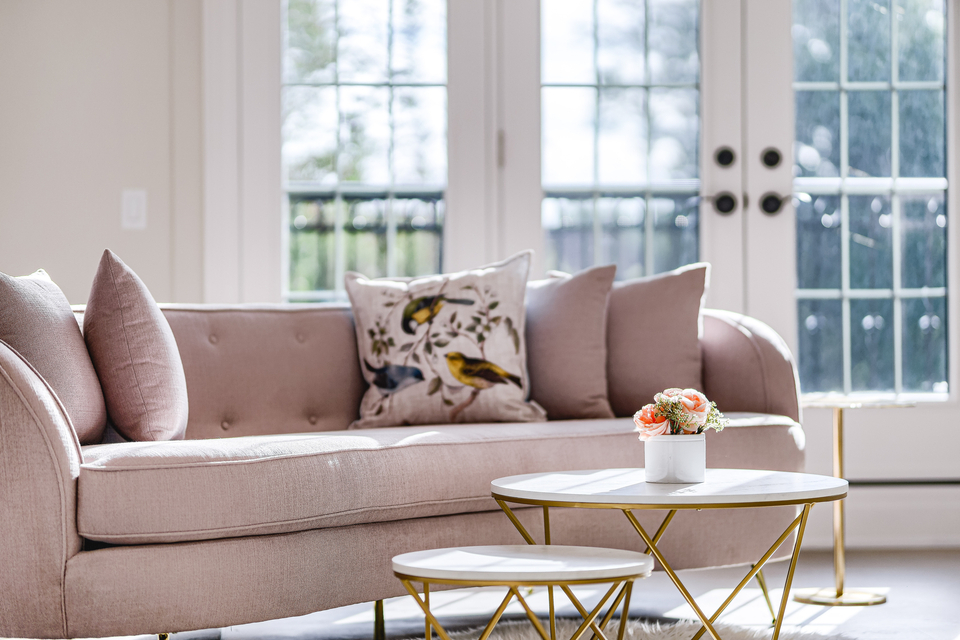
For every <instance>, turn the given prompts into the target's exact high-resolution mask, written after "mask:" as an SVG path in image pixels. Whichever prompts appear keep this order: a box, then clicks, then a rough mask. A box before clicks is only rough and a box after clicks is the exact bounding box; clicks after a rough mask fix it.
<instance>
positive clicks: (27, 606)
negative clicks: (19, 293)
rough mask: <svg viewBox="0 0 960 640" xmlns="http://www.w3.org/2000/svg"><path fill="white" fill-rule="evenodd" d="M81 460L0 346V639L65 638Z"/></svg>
mask: <svg viewBox="0 0 960 640" xmlns="http://www.w3.org/2000/svg"><path fill="white" fill-rule="evenodd" d="M81 458H82V454H81V452H80V444H79V442H77V436H76V433H75V432H74V430H73V426H72V425H71V423H70V420H69V418H68V417H67V414H66V411H64V409H63V406H62V405H61V404H60V401H59V399H58V398H57V396H56V394H54V393H53V391H52V390H51V389H50V387H49V386H48V385H47V383H46V381H45V380H44V379H43V378H42V377H41V376H40V374H38V373H37V372H36V370H35V369H34V368H33V367H32V366H30V364H29V363H28V362H27V361H26V360H24V359H23V357H22V356H20V354H19V353H17V352H16V351H15V350H14V349H12V348H11V347H10V346H8V345H7V344H6V343H3V342H0V567H2V569H0V593H2V594H3V597H2V598H0V636H3V637H7V638H14V637H17V638H66V637H67V621H66V612H65V604H64V588H63V585H64V574H65V571H66V565H67V560H69V559H70V558H71V557H72V556H74V555H75V554H76V553H77V552H79V551H80V543H81V540H80V536H79V534H78V533H77V526H76V513H77V477H78V476H79V474H80V461H81Z"/></svg>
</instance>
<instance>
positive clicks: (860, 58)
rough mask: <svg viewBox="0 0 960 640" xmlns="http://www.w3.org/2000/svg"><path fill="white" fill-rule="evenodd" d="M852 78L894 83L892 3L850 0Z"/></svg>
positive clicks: (850, 67) (849, 34) (848, 27)
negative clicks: (891, 47)
mask: <svg viewBox="0 0 960 640" xmlns="http://www.w3.org/2000/svg"><path fill="white" fill-rule="evenodd" d="M847 7H848V9H847V34H848V35H847V43H848V46H849V47H850V49H849V50H850V53H849V59H848V62H847V68H848V71H847V75H848V76H849V77H848V79H849V80H851V81H853V82H870V81H877V80H885V81H888V80H890V0H847Z"/></svg>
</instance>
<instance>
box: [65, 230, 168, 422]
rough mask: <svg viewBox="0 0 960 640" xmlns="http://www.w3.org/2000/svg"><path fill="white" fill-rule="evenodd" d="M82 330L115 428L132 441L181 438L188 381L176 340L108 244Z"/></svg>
mask: <svg viewBox="0 0 960 640" xmlns="http://www.w3.org/2000/svg"><path fill="white" fill-rule="evenodd" d="M83 335H84V338H85V339H86V341H87V349H88V350H89V351H90V357H91V358H92V359H93V365H94V367H96V370H97V375H98V376H99V377H100V384H101V386H102V387H103V395H104V398H105V400H106V403H107V414H108V415H109V417H110V422H111V423H112V424H113V426H114V428H116V430H117V431H118V432H119V433H121V434H122V435H124V436H125V437H127V438H129V439H130V440H135V441H144V440H179V439H181V438H183V434H184V431H185V430H186V428H187V383H186V379H185V378H184V375H183V363H182V362H181V360H180V351H179V350H178V349H177V341H176V339H175V338H174V337H173V331H171V330H170V325H169V324H168V323H167V319H166V318H164V317H163V313H162V312H161V311H160V308H159V307H158V306H157V303H156V301H154V299H153V296H152V295H150V291H149V290H147V287H146V285H144V284H143V281H142V280H140V278H139V277H137V274H136V273H134V272H133V270H132V269H130V267H128V266H127V265H125V264H124V263H123V261H121V260H120V258H118V257H117V256H116V255H115V254H114V253H113V252H112V251H110V250H109V249H107V250H106V251H104V252H103V257H102V258H101V259H100V267H99V268H98V269H97V275H96V277H95V278H94V280H93V286H92V287H91V289H90V298H89V300H88V301H87V309H86V312H85V313H84V318H83Z"/></svg>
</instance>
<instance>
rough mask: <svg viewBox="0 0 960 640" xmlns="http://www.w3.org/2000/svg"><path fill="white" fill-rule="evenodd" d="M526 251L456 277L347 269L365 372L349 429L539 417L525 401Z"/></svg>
mask: <svg viewBox="0 0 960 640" xmlns="http://www.w3.org/2000/svg"><path fill="white" fill-rule="evenodd" d="M529 262H530V254H529V252H526V253H522V254H519V255H517V256H515V257H513V258H511V259H509V260H506V261H504V262H502V263H499V264H494V265H490V266H487V267H481V268H479V269H475V270H471V271H464V272H461V273H456V274H449V275H442V276H429V277H424V278H414V279H406V280H395V279H394V280H391V279H385V280H370V279H367V278H365V277H364V276H362V275H360V274H354V273H351V274H347V278H346V286H347V293H348V294H349V296H350V300H351V304H352V305H353V313H354V318H355V321H356V324H357V346H358V349H359V353H360V360H361V363H360V364H361V367H362V370H363V375H364V377H365V379H366V380H367V383H368V384H369V385H370V388H369V389H368V390H367V392H366V394H365V395H364V397H363V401H362V403H361V407H360V420H358V421H357V422H355V423H354V424H353V425H351V427H352V428H363V427H379V426H390V425H400V424H444V423H452V422H499V421H509V422H519V421H535V420H543V419H545V414H544V412H543V410H542V409H541V408H540V407H539V406H538V405H537V404H536V403H533V402H529V401H527V397H528V396H529V383H528V378H527V371H526V349H525V345H524V339H523V336H524V322H525V316H524V313H525V311H524V293H525V287H526V276H527V271H528V270H529Z"/></svg>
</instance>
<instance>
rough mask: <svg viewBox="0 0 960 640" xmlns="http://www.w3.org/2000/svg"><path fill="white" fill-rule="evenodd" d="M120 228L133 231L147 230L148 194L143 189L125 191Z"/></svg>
mask: <svg viewBox="0 0 960 640" xmlns="http://www.w3.org/2000/svg"><path fill="white" fill-rule="evenodd" d="M120 228H121V229H132V230H143V229H146V228H147V192H146V191H144V190H143V189H124V190H123V204H122V207H121V213H120Z"/></svg>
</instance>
